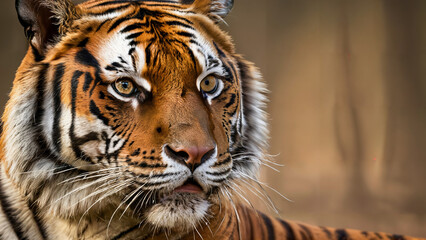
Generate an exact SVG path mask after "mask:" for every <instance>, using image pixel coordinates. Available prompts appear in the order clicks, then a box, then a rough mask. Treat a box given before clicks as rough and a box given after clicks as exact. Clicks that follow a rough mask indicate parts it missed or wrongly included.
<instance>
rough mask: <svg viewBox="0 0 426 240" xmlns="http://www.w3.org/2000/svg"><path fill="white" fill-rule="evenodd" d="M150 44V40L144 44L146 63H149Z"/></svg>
mask: <svg viewBox="0 0 426 240" xmlns="http://www.w3.org/2000/svg"><path fill="white" fill-rule="evenodd" d="M151 45H152V42H150V43H149V44H148V46H146V48H145V62H146V65H149V63H150V62H151V55H152V54H151Z"/></svg>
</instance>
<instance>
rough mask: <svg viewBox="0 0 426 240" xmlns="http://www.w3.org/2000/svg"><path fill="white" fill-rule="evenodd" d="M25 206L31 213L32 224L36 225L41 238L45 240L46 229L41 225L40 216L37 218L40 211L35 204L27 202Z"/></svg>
mask: <svg viewBox="0 0 426 240" xmlns="http://www.w3.org/2000/svg"><path fill="white" fill-rule="evenodd" d="M27 204H28V207H29V208H30V210H31V212H32V215H33V219H34V222H35V223H36V225H37V227H38V230H39V231H40V234H41V236H42V237H43V239H47V232H46V227H45V226H44V224H43V223H42V221H41V219H40V216H39V212H40V209H39V208H38V205H37V204H36V203H35V202H27Z"/></svg>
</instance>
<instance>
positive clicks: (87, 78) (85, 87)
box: [83, 72, 93, 92]
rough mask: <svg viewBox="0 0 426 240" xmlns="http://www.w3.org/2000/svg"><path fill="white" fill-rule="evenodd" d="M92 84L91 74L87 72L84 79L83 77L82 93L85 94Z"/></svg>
mask: <svg viewBox="0 0 426 240" xmlns="http://www.w3.org/2000/svg"><path fill="white" fill-rule="evenodd" d="M92 82H93V77H92V74H90V73H89V72H87V73H86V75H85V77H84V85H83V91H84V92H87V90H89V87H90V84H92Z"/></svg>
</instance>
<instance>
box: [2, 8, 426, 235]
mask: <svg viewBox="0 0 426 240" xmlns="http://www.w3.org/2000/svg"><path fill="white" fill-rule="evenodd" d="M0 19H1V21H0V27H1V32H2V35H1V36H2V37H1V38H0V41H1V44H0V48H1V51H0V52H1V56H0V74H1V76H2V81H1V82H0V86H1V88H0V91H1V94H0V104H1V105H2V106H4V104H5V101H6V100H7V93H8V92H9V90H10V87H11V83H12V79H13V77H14V72H15V70H16V68H17V67H18V64H19V62H20V60H21V59H22V57H23V55H24V52H25V48H26V41H25V38H24V34H23V30H22V29H21V27H20V25H19V23H18V21H17V18H16V15H15V10H14V1H13V0H4V1H1V2H0ZM226 20H227V22H228V24H229V27H226V29H227V30H228V31H229V32H230V33H231V34H232V36H233V37H234V39H235V42H236V45H237V49H238V51H239V52H240V53H242V54H244V55H245V56H246V57H247V58H248V59H249V60H251V61H253V62H255V63H256V64H257V66H258V67H260V69H261V71H262V72H263V74H264V77H265V79H266V81H267V83H268V85H269V89H271V94H270V100H271V103H270V104H269V113H270V120H271V121H270V123H271V132H272V134H271V148H270V153H271V154H279V155H278V156H277V157H275V160H276V161H277V162H279V163H281V164H284V165H285V166H284V167H280V168H279V170H280V171H281V172H280V173H276V172H274V171H272V170H268V169H263V172H262V179H263V180H264V181H265V182H267V183H269V184H270V185H271V186H272V187H274V188H275V189H277V190H279V191H280V192H281V193H283V194H284V195H286V196H287V197H289V198H290V199H292V200H293V202H289V201H286V200H284V199H282V198H280V197H279V196H277V195H276V194H274V193H273V192H271V193H270V194H271V196H272V197H273V198H274V200H275V202H276V205H277V206H278V208H279V209H280V210H281V217H283V218H286V219H293V220H299V221H303V222H307V223H311V224H319V225H327V226H334V227H351V228H359V229H366V230H374V231H387V232H394V233H403V234H410V235H415V236H423V237H426V1H425V0H417V1H416V0H404V1H401V0H351V1H345V0H335V1H333V0H309V1H308V0H262V1H259V0H235V7H234V10H233V12H232V13H231V15H230V16H229V17H228V18H227V19H226ZM255 202H256V201H255ZM257 202H258V203H257V204H256V205H257V206H259V208H262V209H263V210H264V211H267V208H266V207H264V206H263V205H262V203H261V202H260V201H257Z"/></svg>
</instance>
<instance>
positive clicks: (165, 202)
mask: <svg viewBox="0 0 426 240" xmlns="http://www.w3.org/2000/svg"><path fill="white" fill-rule="evenodd" d="M209 207H210V203H209V202H208V201H207V200H205V199H204V198H203V197H202V196H199V195H196V194H190V193H174V194H172V195H170V196H168V197H166V198H164V199H162V200H161V202H160V203H158V204H155V205H154V206H152V207H151V208H150V209H149V210H148V211H147V213H146V215H145V217H146V220H147V222H148V223H150V224H151V225H153V226H154V227H155V228H165V229H179V230H181V231H187V230H190V229H193V228H196V227H197V226H198V225H199V224H200V222H201V221H203V219H205V218H206V216H207V211H208V209H209Z"/></svg>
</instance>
